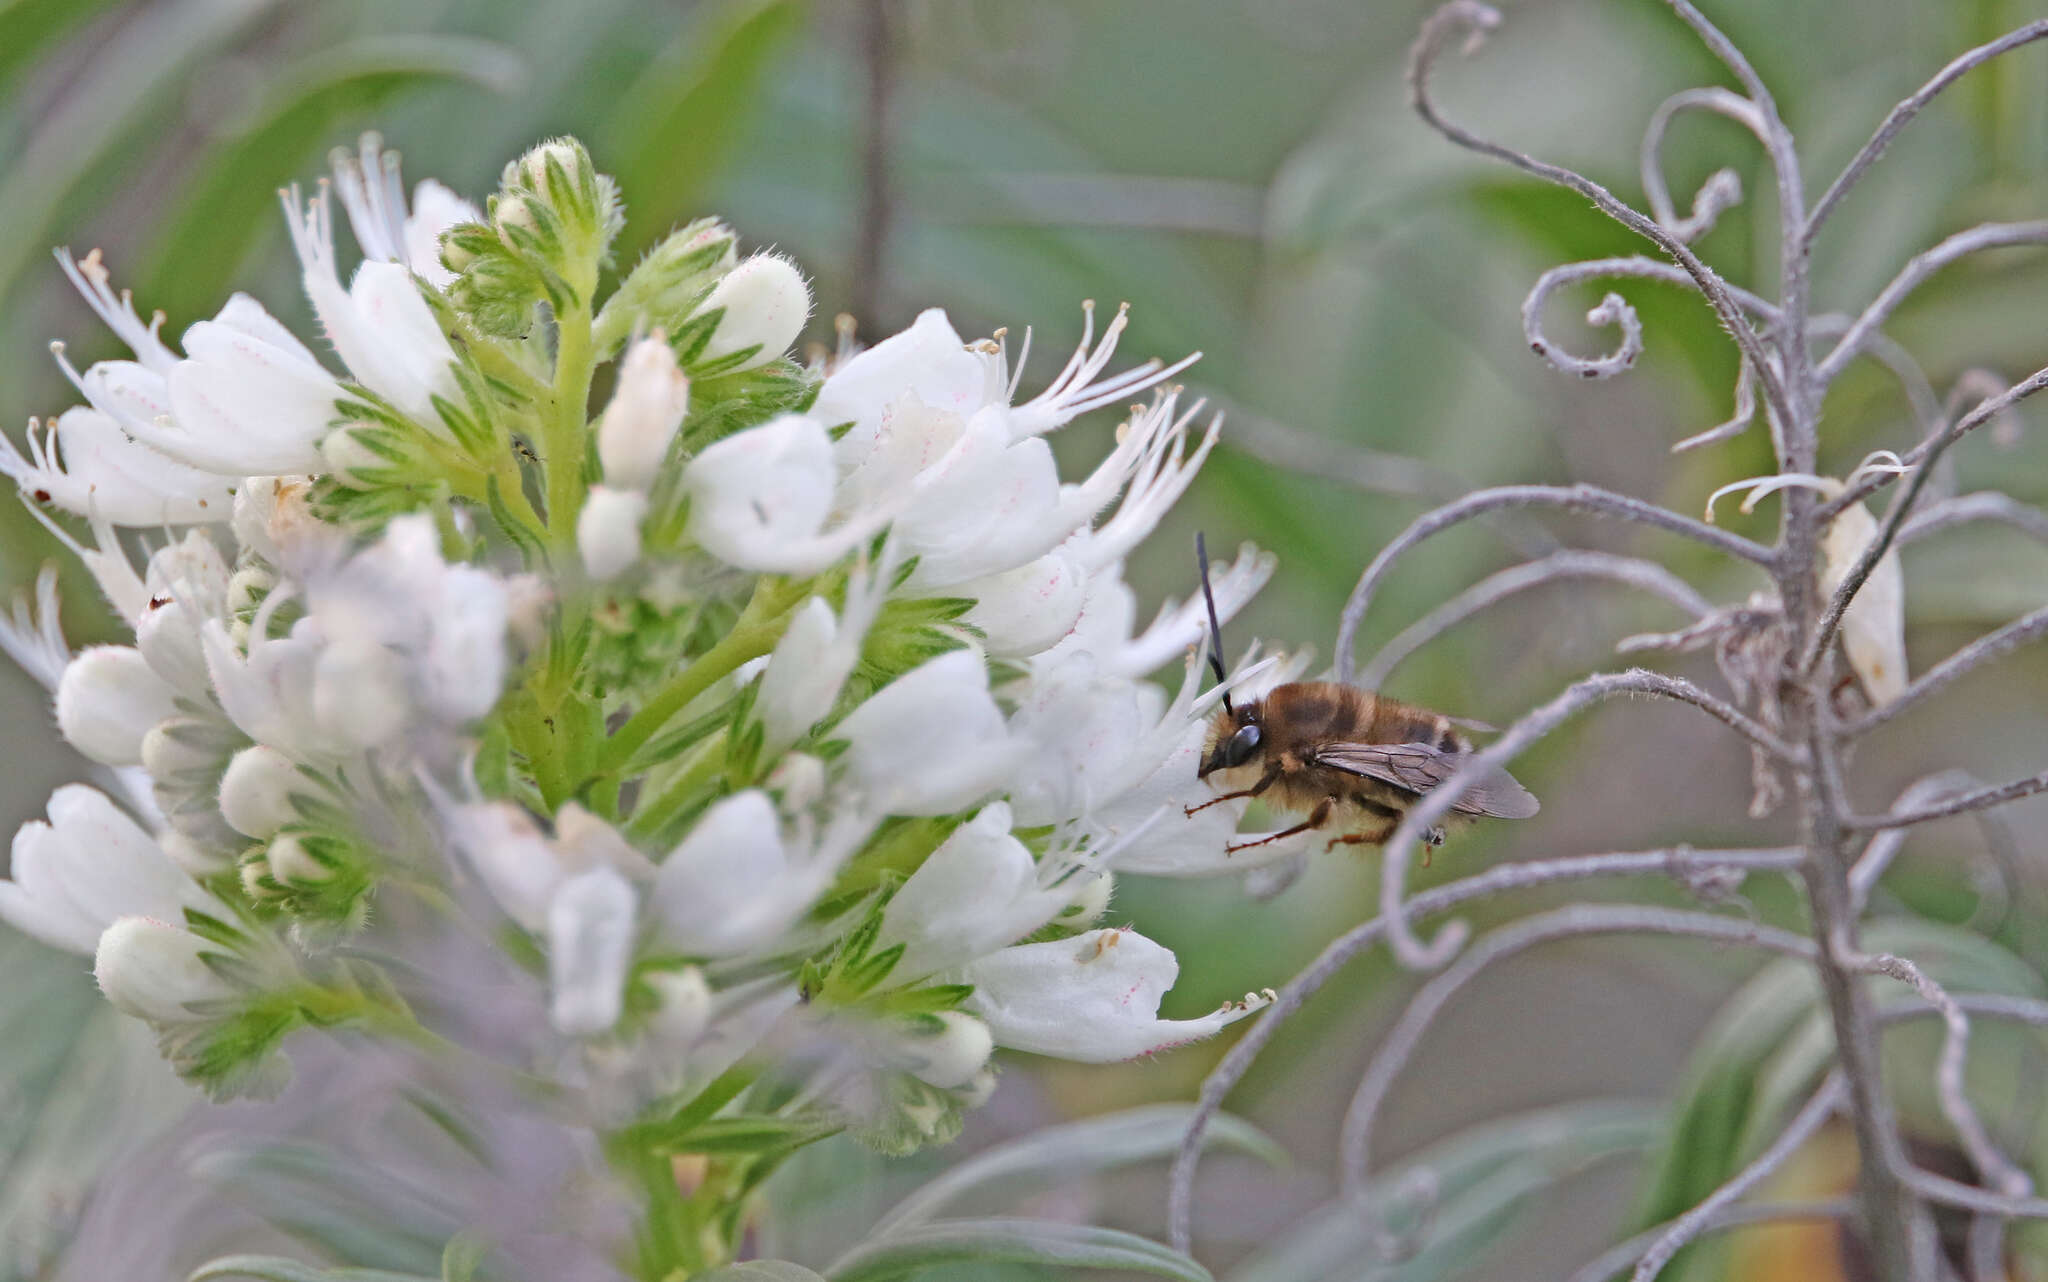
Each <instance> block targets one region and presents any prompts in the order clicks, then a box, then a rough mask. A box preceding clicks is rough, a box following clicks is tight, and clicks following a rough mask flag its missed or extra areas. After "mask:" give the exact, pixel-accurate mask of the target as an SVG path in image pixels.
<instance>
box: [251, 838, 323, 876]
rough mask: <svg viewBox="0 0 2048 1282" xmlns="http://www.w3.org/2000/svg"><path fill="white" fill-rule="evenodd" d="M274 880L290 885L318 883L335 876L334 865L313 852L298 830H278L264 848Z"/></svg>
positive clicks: (265, 857)
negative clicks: (284, 831) (295, 831)
mask: <svg viewBox="0 0 2048 1282" xmlns="http://www.w3.org/2000/svg"><path fill="white" fill-rule="evenodd" d="M263 857H264V859H265V860H266V861H267V862H268V863H269V864H270V875H271V877H272V879H273V880H276V881H279V882H282V883H283V884H285V885H287V886H317V885H319V884H320V883H321V882H324V881H328V880H330V879H331V878H333V876H334V869H333V867H332V866H330V865H329V864H328V863H327V862H326V861H325V860H323V859H320V858H318V857H317V856H315V855H314V854H313V851H312V849H311V848H310V847H309V846H308V845H307V844H306V838H304V837H302V836H300V835H299V834H297V833H290V832H286V833H279V834H278V835H277V836H276V837H274V838H272V839H271V842H270V845H269V846H268V847H267V848H266V849H265V850H264V855H263Z"/></svg>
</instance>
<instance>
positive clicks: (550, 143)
mask: <svg viewBox="0 0 2048 1282" xmlns="http://www.w3.org/2000/svg"><path fill="white" fill-rule="evenodd" d="M550 161H552V162H554V165H555V167H557V168H558V169H560V170H561V172H562V176H563V177H565V178H567V179H568V180H569V184H570V186H571V187H576V186H580V185H581V184H582V183H584V182H585V181H587V180H588V179H589V178H590V177H591V175H590V172H589V170H590V153H589V152H587V151H585V150H583V144H582V143H579V142H577V141H576V140H575V139H574V138H550V139H548V140H547V141H546V142H544V143H541V144H539V145H538V146H535V147H531V148H528V149H527V152H526V154H525V155H523V156H521V157H520V158H519V159H517V160H515V161H513V162H512V163H511V164H510V165H509V166H507V167H506V169H505V173H504V176H503V180H504V183H505V185H506V186H507V187H511V186H515V185H516V186H520V187H525V188H527V189H529V190H531V191H537V192H540V193H542V194H544V195H545V194H546V193H547V190H548V163H549V162H550Z"/></svg>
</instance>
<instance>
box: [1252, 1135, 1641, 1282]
mask: <svg viewBox="0 0 2048 1282" xmlns="http://www.w3.org/2000/svg"><path fill="white" fill-rule="evenodd" d="M1660 1134H1661V1127H1660V1125H1659V1122H1658V1117H1657V1110H1656V1109H1655V1108H1653V1107H1651V1106H1649V1105H1642V1104H1634V1103H1625V1102H1610V1101H1595V1102H1591V1103H1579V1104H1570V1105H1566V1106H1563V1107H1560V1108H1553V1109H1543V1110H1540V1111H1538V1112H1533V1113H1524V1114H1520V1115H1517V1116H1514V1117H1509V1118H1505V1119H1502V1120H1500V1121H1496V1122H1489V1123H1486V1124H1485V1125H1482V1126H1476V1127H1473V1128H1471V1129H1470V1130H1467V1131H1463V1132H1460V1133H1459V1134H1457V1135H1454V1136H1452V1137H1451V1138H1449V1139H1447V1140H1443V1141H1440V1142H1439V1143H1437V1144H1433V1145H1431V1146H1430V1147H1429V1148H1427V1149H1425V1150H1423V1151H1422V1152H1421V1153H1419V1154H1417V1155H1415V1156H1414V1157H1412V1158H1410V1159H1408V1160H1407V1161H1405V1162H1403V1163H1401V1164H1400V1165H1399V1166H1397V1167H1394V1168H1393V1169H1391V1170H1389V1171H1387V1172H1386V1173H1385V1174H1383V1175H1381V1176H1379V1177H1378V1178H1377V1179H1375V1180H1374V1181H1373V1190H1374V1191H1375V1192H1376V1193H1378V1196H1375V1197H1373V1198H1372V1199H1371V1202H1372V1204H1373V1205H1375V1206H1384V1207H1386V1208H1388V1214H1387V1217H1386V1220H1385V1221H1382V1219H1381V1218H1380V1217H1379V1216H1377V1215H1370V1214H1367V1215H1361V1214H1360V1213H1359V1211H1358V1207H1357V1205H1356V1204H1354V1203H1352V1202H1349V1201H1346V1200H1344V1199H1341V1198H1340V1199H1338V1200H1337V1201H1334V1202H1332V1203H1331V1204H1329V1205H1328V1206H1326V1207H1324V1208H1323V1209H1321V1210H1319V1211H1315V1212H1313V1213H1311V1214H1310V1215H1309V1216H1307V1217H1306V1218H1305V1219H1303V1220H1301V1221H1298V1222H1297V1223H1295V1224H1294V1225H1292V1226H1290V1227H1289V1228H1288V1229H1287V1230H1286V1231H1285V1232H1284V1233H1282V1234H1280V1235H1278V1236H1277V1237H1276V1238H1275V1239H1274V1241H1273V1243H1272V1244H1271V1245H1269V1246H1267V1247H1266V1248H1265V1249H1263V1250H1261V1251H1259V1252H1258V1253H1257V1254H1255V1255H1254V1256H1252V1258H1250V1259H1248V1260H1246V1261H1245V1262H1244V1263H1242V1264H1241V1265H1239V1266H1238V1268H1237V1269H1236V1270H1234V1271H1233V1272H1232V1273H1231V1274H1230V1282H1296V1280H1297V1279H1301V1278H1315V1279H1316V1280H1317V1282H1345V1280H1346V1279H1356V1280H1357V1282H1434V1280H1435V1279H1442V1278H1451V1277H1460V1276H1463V1275H1464V1274H1465V1273H1466V1272H1467V1271H1469V1270H1470V1268H1471V1267H1472V1266H1473V1265H1474V1264H1475V1263H1477V1262H1478V1261H1479V1260H1480V1259H1481V1258H1482V1257H1483V1256H1484V1255H1485V1253H1486V1252H1487V1251H1489V1250H1490V1249H1491V1248H1492V1247H1493V1246H1494V1245H1495V1244H1496V1243H1497V1242H1498V1241H1499V1240H1500V1238H1501V1236H1502V1235H1503V1234H1505V1233H1506V1232H1507V1230H1508V1229H1509V1228H1510V1227H1512V1226H1513V1224H1514V1223H1515V1222H1516V1220H1517V1219H1519V1218H1520V1217H1521V1216H1522V1215H1523V1214H1524V1213H1525V1212H1527V1211H1528V1210H1529V1209H1530V1208H1531V1207H1532V1206H1533V1204H1534V1203H1535V1200H1536V1198H1537V1197H1538V1195H1540V1194H1541V1193H1543V1192H1544V1191H1545V1190H1547V1189H1549V1188H1550V1187H1552V1186H1553V1185H1555V1184H1557V1183H1558V1182H1559V1181H1561V1180H1564V1179H1566V1178H1568V1177H1570V1176H1572V1175H1575V1174H1577V1173H1578V1172H1579V1171H1581V1170H1583V1169H1585V1168H1586V1167H1588V1166H1590V1165H1592V1164H1593V1163H1595V1162H1600V1161H1605V1160H1607V1159H1609V1158H1613V1157H1620V1156H1626V1155H1629V1154H1632V1153H1636V1152H1639V1151H1640V1150H1642V1149H1643V1148H1645V1147H1646V1146H1648V1145H1649V1144H1651V1143H1653V1142H1654V1141H1655V1140H1656V1139H1657V1138H1658V1136H1659V1135H1660ZM1425 1177H1426V1181H1427V1187H1429V1188H1430V1189H1432V1190H1433V1193H1432V1194H1431V1195H1428V1196H1418V1195H1416V1194H1414V1193H1413V1192H1412V1191H1411V1190H1414V1189H1415V1188H1417V1187H1418V1185H1419V1183H1420V1182H1421V1181H1423V1180H1424V1179H1425ZM1389 1234H1391V1235H1392V1236H1393V1237H1394V1238H1395V1239H1396V1240H1397V1241H1399V1242H1401V1243H1402V1246H1403V1249H1402V1250H1400V1251H1398V1252H1394V1253H1389V1252H1388V1251H1387V1249H1386V1242H1387V1237H1388V1235H1389ZM1390 1255H1391V1258H1390Z"/></svg>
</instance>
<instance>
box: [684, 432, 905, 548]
mask: <svg viewBox="0 0 2048 1282" xmlns="http://www.w3.org/2000/svg"><path fill="white" fill-rule="evenodd" d="M834 471H835V468H834V465H833V461H832V442H831V439H830V438H829V437H828V436H827V435H826V433H825V429H824V427H823V426H821V425H820V424H819V423H818V422H817V421H816V420H815V419H809V418H805V417H803V416H802V415H798V414H785V415H783V416H782V417H781V418H778V419H773V420H771V421H770V422H767V423H764V424H762V425H761V426H759V427H753V428H748V429H747V430H746V431H744V432H735V433H733V434H732V435H731V436H728V437H726V438H725V439H724V440H722V441H719V442H717V443H716V444H713V445H710V446H708V447H706V448H705V449H704V451H703V452H702V453H700V454H699V455H697V457H696V458H695V459H693V460H691V462H690V466H689V467H688V469H686V470H685V471H684V473H683V484H684V487H685V488H686V489H687V490H688V491H689V494H690V526H689V533H690V537H691V538H693V539H695V540H696V541H697V542H698V543H699V544H700V545H701V546H702V547H703V548H704V550H705V551H707V552H709V553H711V554H712V555H713V556H715V557H717V558H718V559H720V560H721V561H725V562H727V563H728V564H731V565H735V566H738V567H739V568H741V569H743V570H757V571H767V572H773V573H780V574H815V573H817V572H818V571H819V570H822V569H824V568H825V567H826V566H828V565H830V564H832V563H833V562H834V561H837V560H839V559H840V558H841V557H843V556H845V555H846V554H847V553H849V552H851V551H852V550H853V549H854V548H855V547H856V546H858V545H859V544H860V543H861V542H862V541H864V540H865V539H867V538H868V536H870V535H872V534H873V533H875V531H877V530H879V529H880V528H881V527H882V525H883V524H885V523H886V522H887V520H888V516H889V514H888V512H886V511H883V512H877V513H864V514H861V515H860V516H859V517H858V518H856V519H854V520H851V521H849V522H848V523H846V524H844V525H841V526H840V527H838V528H837V529H835V530H831V531H827V530H826V529H825V521H826V518H827V517H828V516H829V515H830V514H831V511H832V491H833V477H834Z"/></svg>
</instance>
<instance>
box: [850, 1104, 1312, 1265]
mask: <svg viewBox="0 0 2048 1282" xmlns="http://www.w3.org/2000/svg"><path fill="white" fill-rule="evenodd" d="M1193 1116H1194V1106H1193V1105H1189V1104H1150V1105H1146V1106H1144V1107H1141V1108H1133V1109H1126V1110H1124V1111H1123V1112H1120V1113H1109V1114H1105V1115H1103V1116H1101V1117H1089V1118H1083V1119H1081V1120H1080V1121H1077V1122H1068V1123H1066V1124H1064V1125H1061V1126H1049V1127H1046V1128H1045V1129H1044V1130H1041V1131H1036V1132H1034V1133H1032V1134H1030V1135H1026V1136H1023V1137H1022V1138H1020V1139H1015V1140H1011V1141H1010V1142H1008V1143H1007V1144H998V1145H996V1146H995V1147H993V1148H989V1149H985V1150H983V1151H982V1152H980V1153H977V1154H975V1155H974V1156H973V1157H971V1158H968V1159H967V1160H966V1161H964V1162H961V1163H960V1164H959V1165H957V1166H955V1167H953V1168H952V1169H951V1170H949V1171H947V1172H945V1173H944V1174H943V1175H941V1176H939V1177H938V1178H937V1179H935V1180H933V1181H932V1182H931V1183H929V1184H926V1185H925V1186H924V1187H923V1188H920V1189H918V1190H917V1191H916V1192H915V1193H912V1194H911V1195H910V1196H909V1197H906V1198H904V1199H903V1200H902V1201H901V1202H898V1203H897V1204H896V1206H895V1207H894V1208H893V1209H892V1210H890V1212H889V1213H888V1214H887V1215H884V1216H883V1217H882V1218H881V1219H880V1220H879V1221H877V1222H876V1224H875V1228H874V1232H873V1234H872V1236H874V1237H876V1238H882V1237H888V1236H891V1235H893V1234H897V1233H900V1232H902V1231H904V1230H906V1229H910V1228H913V1227H915V1226H917V1225H920V1224H923V1223H925V1222H926V1221H928V1220H930V1219H931V1218H932V1217H933V1216H935V1215H937V1214H938V1213H939V1211H940V1210H941V1209H942V1208H944V1207H946V1206H947V1205H949V1204H951V1203H952V1202H954V1201H957V1200H958V1199H960V1198H961V1197H964V1196H966V1195H967V1194H969V1193H972V1192H976V1191H979V1190H983V1189H987V1188H990V1187H992V1186H996V1187H1000V1186H1004V1185H1007V1184H1010V1183H1013V1182H1026V1181H1044V1182H1047V1183H1057V1182H1062V1181H1066V1180H1071V1179H1074V1178H1076V1177H1077V1176H1079V1175H1081V1174H1083V1173H1085V1172H1088V1171H1106V1170H1112V1169H1114V1168H1116V1167H1119V1166H1129V1165H1132V1164H1133V1163H1136V1162H1147V1161H1152V1160H1154V1159H1157V1158H1162V1157H1169V1156H1171V1155H1172V1154H1173V1153H1174V1152H1176V1151H1177V1150H1178V1149H1179V1148H1180V1142H1181V1137H1182V1136H1184V1135H1185V1134H1186V1133H1187V1128H1188V1119H1189V1118H1191V1117H1193ZM1204 1143H1205V1145H1206V1146H1208V1147H1215V1148H1233V1149H1237V1150H1238V1151H1240V1152H1244V1153H1249V1154H1251V1155H1252V1156H1254V1157H1257V1158H1260V1159H1261V1160H1263V1161H1265V1162H1267V1163H1268V1164H1270V1165H1273V1166H1281V1165H1284V1164H1285V1163H1286V1161H1287V1153H1286V1150H1284V1149H1282V1148H1281V1147H1280V1146H1279V1145H1278V1144H1275V1143H1274V1142H1273V1141H1272V1140H1270V1139H1268V1138H1267V1137H1266V1136H1265V1134H1264V1133H1262V1132H1261V1131H1260V1130H1259V1129H1258V1128H1257V1127H1254V1126H1253V1125H1251V1124H1250V1123H1249V1122H1245V1121H1242V1120H1240V1119H1238V1118H1235V1117H1232V1116H1230V1115H1229V1114H1228V1113H1223V1114H1218V1115H1217V1116H1216V1117H1215V1118H1214V1119H1213V1120H1212V1121H1211V1122H1210V1124H1209V1130H1208V1133H1207V1134H1206V1135H1205V1136H1204Z"/></svg>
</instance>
